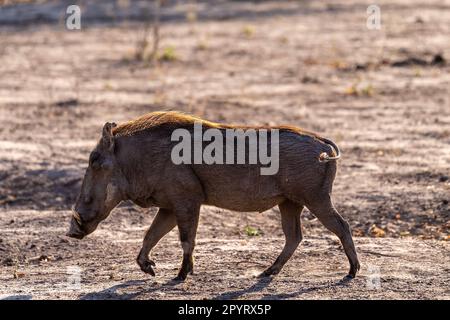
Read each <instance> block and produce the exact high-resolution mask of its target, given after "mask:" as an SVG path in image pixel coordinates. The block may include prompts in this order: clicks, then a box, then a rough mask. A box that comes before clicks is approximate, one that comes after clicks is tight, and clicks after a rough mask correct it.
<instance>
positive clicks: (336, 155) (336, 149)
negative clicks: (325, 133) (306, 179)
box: [319, 137, 341, 162]
mask: <svg viewBox="0 0 450 320" xmlns="http://www.w3.org/2000/svg"><path fill="white" fill-rule="evenodd" d="M319 139H320V140H322V141H323V142H325V143H326V144H327V145H329V146H330V147H331V149H332V150H333V155H331V156H330V155H329V154H328V153H326V152H322V153H321V154H320V156H319V161H320V162H328V161H332V160H338V159H340V158H341V150H339V147H338V146H337V145H336V143H334V142H333V141H331V140H329V139H326V138H322V137H320V138H319Z"/></svg>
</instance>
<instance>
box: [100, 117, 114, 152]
mask: <svg viewBox="0 0 450 320" xmlns="http://www.w3.org/2000/svg"><path fill="white" fill-rule="evenodd" d="M115 127H117V124H115V123H114V122H107V123H105V125H104V126H103V133H102V142H103V146H104V147H105V148H106V149H108V150H109V151H111V152H112V151H113V150H114V135H113V133H112V129H113V128H115Z"/></svg>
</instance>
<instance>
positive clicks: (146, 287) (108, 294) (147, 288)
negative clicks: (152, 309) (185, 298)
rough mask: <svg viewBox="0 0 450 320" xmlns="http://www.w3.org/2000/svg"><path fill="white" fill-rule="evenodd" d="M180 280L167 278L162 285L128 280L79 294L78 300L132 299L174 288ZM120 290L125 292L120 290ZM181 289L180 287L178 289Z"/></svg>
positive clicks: (146, 281) (147, 281)
mask: <svg viewBox="0 0 450 320" xmlns="http://www.w3.org/2000/svg"><path fill="white" fill-rule="evenodd" d="M181 283H182V282H180V281H176V280H169V281H167V282H166V283H163V284H162V285H153V284H151V282H149V280H130V281H126V282H124V283H121V284H117V285H114V286H112V287H110V288H107V289H104V290H102V291H97V292H90V293H88V294H85V295H83V296H80V297H79V299H80V300H132V299H136V298H138V297H139V296H141V295H145V294H149V293H152V292H157V291H164V290H165V289H174V288H175V287H176V285H178V284H181ZM122 290H124V291H126V292H121V291H122ZM180 290H181V289H180Z"/></svg>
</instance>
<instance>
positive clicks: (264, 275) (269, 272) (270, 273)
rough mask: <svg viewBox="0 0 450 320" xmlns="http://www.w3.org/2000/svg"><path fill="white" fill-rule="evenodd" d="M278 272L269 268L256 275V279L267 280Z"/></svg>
mask: <svg viewBox="0 0 450 320" xmlns="http://www.w3.org/2000/svg"><path fill="white" fill-rule="evenodd" d="M279 272H280V270H277V269H272V268H269V269H267V270H265V271H263V272H262V273H260V274H259V275H258V278H267V277H270V276H274V275H276V274H278V273H279Z"/></svg>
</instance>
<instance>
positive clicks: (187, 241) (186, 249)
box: [174, 205, 200, 281]
mask: <svg viewBox="0 0 450 320" xmlns="http://www.w3.org/2000/svg"><path fill="white" fill-rule="evenodd" d="M175 215H176V218H177V224H178V230H179V232H180V241H181V247H182V248H183V262H182V263H181V268H180V271H179V272H178V276H177V277H176V278H175V279H174V280H177V281H180V280H181V281H182V280H185V279H186V277H187V275H188V273H190V274H193V273H194V260H193V258H192V253H193V252H194V247H195V236H196V234H197V226H198V219H199V215H200V205H191V206H187V207H185V208H183V209H178V210H177V211H176V212H175Z"/></svg>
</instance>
